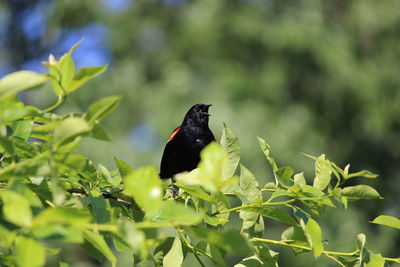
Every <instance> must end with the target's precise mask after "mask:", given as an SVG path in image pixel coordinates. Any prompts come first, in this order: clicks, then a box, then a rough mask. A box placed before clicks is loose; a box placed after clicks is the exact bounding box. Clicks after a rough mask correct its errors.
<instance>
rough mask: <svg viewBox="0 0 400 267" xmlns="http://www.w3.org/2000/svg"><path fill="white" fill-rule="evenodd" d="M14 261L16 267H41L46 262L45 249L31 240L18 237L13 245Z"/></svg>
mask: <svg viewBox="0 0 400 267" xmlns="http://www.w3.org/2000/svg"><path fill="white" fill-rule="evenodd" d="M15 259H16V261H17V264H18V266H20V267H25V266H30V267H36V266H43V265H44V264H45V260H46V254H45V249H44V248H43V246H42V245H41V244H40V243H38V242H37V241H35V240H34V239H32V238H25V237H22V236H21V237H19V238H18V239H17V240H16V243H15Z"/></svg>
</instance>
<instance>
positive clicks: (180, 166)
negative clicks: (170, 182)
mask: <svg viewBox="0 0 400 267" xmlns="http://www.w3.org/2000/svg"><path fill="white" fill-rule="evenodd" d="M210 106H211V105H206V104H196V105H194V106H193V107H191V108H190V109H189V111H188V112H187V113H186V115H185V118H184V119H183V122H182V125H181V126H179V127H178V128H176V129H175V130H174V131H173V132H172V134H171V136H170V137H169V139H168V143H167V145H166V146H165V149H164V154H163V156H162V159H161V167H160V177H161V178H163V179H164V178H171V177H173V176H174V175H175V174H177V173H180V172H183V171H191V170H193V169H195V168H196V167H197V164H198V163H199V161H200V151H201V150H202V149H203V148H204V147H205V146H206V145H208V144H209V143H210V142H212V141H215V137H214V135H213V133H212V132H211V130H210V128H208V117H209V116H210V114H209V113H208V108H209V107H210Z"/></svg>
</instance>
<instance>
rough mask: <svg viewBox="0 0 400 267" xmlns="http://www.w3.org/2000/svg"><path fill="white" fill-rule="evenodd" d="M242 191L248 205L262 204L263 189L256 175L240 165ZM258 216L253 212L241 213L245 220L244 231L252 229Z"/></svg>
mask: <svg viewBox="0 0 400 267" xmlns="http://www.w3.org/2000/svg"><path fill="white" fill-rule="evenodd" d="M240 189H241V192H242V194H243V195H244V196H245V197H246V200H247V201H246V203H243V204H244V205H246V204H253V203H261V202H262V195H261V189H260V187H259V185H258V182H257V180H256V178H255V177H254V175H253V174H252V173H251V172H250V171H249V170H248V169H246V168H245V167H244V166H243V165H240ZM257 217H258V214H256V213H253V212H246V211H240V218H241V219H242V220H243V229H248V228H250V227H252V226H253V225H254V224H255V223H256V220H257Z"/></svg>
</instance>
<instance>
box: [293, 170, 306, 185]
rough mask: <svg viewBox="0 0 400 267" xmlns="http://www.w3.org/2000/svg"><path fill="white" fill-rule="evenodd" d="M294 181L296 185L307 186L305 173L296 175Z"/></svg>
mask: <svg viewBox="0 0 400 267" xmlns="http://www.w3.org/2000/svg"><path fill="white" fill-rule="evenodd" d="M293 179H294V183H295V184H298V185H306V179H305V178H304V172H301V173H297V174H295V175H294V177H293Z"/></svg>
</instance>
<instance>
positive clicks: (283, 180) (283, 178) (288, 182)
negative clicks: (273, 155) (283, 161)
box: [275, 166, 294, 187]
mask: <svg viewBox="0 0 400 267" xmlns="http://www.w3.org/2000/svg"><path fill="white" fill-rule="evenodd" d="M275 173H276V177H277V178H278V182H279V184H281V185H282V186H283V187H289V186H292V185H293V179H292V175H293V173H294V171H293V169H292V168H291V167H289V166H285V167H281V168H279V169H278V170H277V171H276V172H275Z"/></svg>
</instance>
